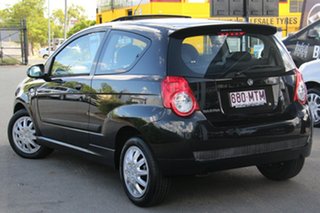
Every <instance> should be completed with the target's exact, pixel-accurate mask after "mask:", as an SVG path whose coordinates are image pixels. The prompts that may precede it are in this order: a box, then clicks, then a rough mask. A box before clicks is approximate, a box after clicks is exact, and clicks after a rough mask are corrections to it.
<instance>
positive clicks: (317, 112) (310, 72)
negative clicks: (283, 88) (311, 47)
mask: <svg viewBox="0 0 320 213" xmlns="http://www.w3.org/2000/svg"><path fill="white" fill-rule="evenodd" d="M299 70H300V71H301V73H302V76H303V80H304V82H305V83H306V85H307V88H308V103H309V106H310V110H311V112H312V116H313V121H314V125H315V126H320V59H318V60H314V61H310V62H307V63H304V64H302V65H301V66H300V68H299Z"/></svg>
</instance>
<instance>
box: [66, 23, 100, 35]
mask: <svg viewBox="0 0 320 213" xmlns="http://www.w3.org/2000/svg"><path fill="white" fill-rule="evenodd" d="M95 24H96V21H90V20H82V21H80V22H78V23H76V24H75V25H74V26H73V27H72V28H71V29H70V30H69V32H68V34H67V35H68V37H70V36H71V35H73V34H75V33H76V32H78V31H80V30H82V29H85V28H87V27H90V26H93V25H95Z"/></svg>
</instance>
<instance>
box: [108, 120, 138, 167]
mask: <svg viewBox="0 0 320 213" xmlns="http://www.w3.org/2000/svg"><path fill="white" fill-rule="evenodd" d="M134 136H139V137H141V132H140V131H139V130H137V129H136V128H134V127H132V126H124V127H122V128H120V129H119V131H118V132H117V134H116V137H115V154H114V167H115V168H116V169H119V162H120V154H121V150H122V148H123V146H124V144H125V142H126V141H127V140H128V139H129V138H131V137H134Z"/></svg>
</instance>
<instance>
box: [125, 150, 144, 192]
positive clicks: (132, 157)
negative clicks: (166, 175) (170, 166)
mask: <svg viewBox="0 0 320 213" xmlns="http://www.w3.org/2000/svg"><path fill="white" fill-rule="evenodd" d="M122 169H123V170H122V172H123V178H124V182H125V185H126V188H127V189H128V191H129V193H130V194H131V195H132V196H133V197H135V198H140V197H142V196H143V195H144V194H145V192H146V189H147V187H148V184H149V167H148V162H147V159H146V157H145V156H144V154H143V152H142V151H141V149H140V148H139V147H137V146H131V147H130V148H129V149H127V151H126V153H125V155H124V158H123V168H122Z"/></svg>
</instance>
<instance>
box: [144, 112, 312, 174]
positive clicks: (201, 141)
mask: <svg viewBox="0 0 320 213" xmlns="http://www.w3.org/2000/svg"><path fill="white" fill-rule="evenodd" d="M306 108H307V107H306ZM145 128H147V129H148V130H147V131H146V129H145V130H144V131H143V132H148V133H149V134H147V135H145V137H146V139H147V141H148V142H149V145H150V148H151V150H152V152H153V153H154V156H155V157H156V159H157V161H158V163H159V166H160V169H161V170H162V172H163V173H164V174H165V175H190V174H199V173H206V172H212V171H216V170H223V169H231V168H238V167H244V166H252V165H261V164H266V163H272V162H279V161H285V160H290V159H295V158H298V157H300V156H302V157H307V156H309V155H310V151H311V146H312V131H313V127H312V121H311V119H310V116H309V112H308V110H305V111H302V112H300V113H299V114H298V115H297V116H296V117H295V118H293V119H290V120H286V121H281V122H273V123H265V124H259V125H255V126H252V125H250V126H248V125H244V126H233V127H215V126H213V125H212V124H211V123H210V122H209V121H207V120H206V118H205V117H204V116H203V114H202V113H201V112H197V113H195V114H194V115H193V116H192V117H190V118H188V119H182V118H179V117H177V116H175V115H174V114H172V113H168V114H167V115H166V116H164V117H163V118H162V119H161V120H160V121H157V122H154V123H152V124H149V125H148V126H145Z"/></svg>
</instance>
